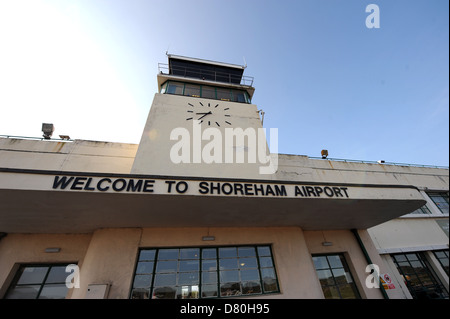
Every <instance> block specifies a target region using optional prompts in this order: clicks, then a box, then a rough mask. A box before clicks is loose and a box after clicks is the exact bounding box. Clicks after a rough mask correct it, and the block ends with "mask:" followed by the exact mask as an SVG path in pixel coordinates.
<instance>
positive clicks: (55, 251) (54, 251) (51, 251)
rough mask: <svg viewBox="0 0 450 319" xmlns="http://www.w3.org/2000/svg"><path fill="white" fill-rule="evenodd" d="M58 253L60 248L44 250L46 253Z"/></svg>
mask: <svg viewBox="0 0 450 319" xmlns="http://www.w3.org/2000/svg"><path fill="white" fill-rule="evenodd" d="M60 251H61V248H59V247H49V248H45V252H46V253H59V252H60Z"/></svg>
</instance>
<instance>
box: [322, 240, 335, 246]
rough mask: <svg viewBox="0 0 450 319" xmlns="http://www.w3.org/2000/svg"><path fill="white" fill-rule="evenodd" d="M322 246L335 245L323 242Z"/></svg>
mask: <svg viewBox="0 0 450 319" xmlns="http://www.w3.org/2000/svg"><path fill="white" fill-rule="evenodd" d="M322 246H333V243H332V242H331V241H324V242H322Z"/></svg>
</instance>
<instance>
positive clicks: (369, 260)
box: [351, 229, 389, 299]
mask: <svg viewBox="0 0 450 319" xmlns="http://www.w3.org/2000/svg"><path fill="white" fill-rule="evenodd" d="M351 232H352V233H353V235H354V236H355V238H356V241H357V242H358V244H359V247H361V250H362V252H363V254H364V257H366V260H367V263H368V264H369V265H370V264H373V263H372V259H370V256H369V253H368V252H367V250H366V247H364V244H363V242H362V240H361V237H359V234H358V230H357V229H351ZM378 281H379V285H380V290H381V294H382V295H383V297H384V299H389V296H388V295H387V293H386V290H384V287H383V284H382V283H381V280H380V278H379V277H378Z"/></svg>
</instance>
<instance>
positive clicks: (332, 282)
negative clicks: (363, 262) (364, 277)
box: [312, 254, 360, 299]
mask: <svg viewBox="0 0 450 319" xmlns="http://www.w3.org/2000/svg"><path fill="white" fill-rule="evenodd" d="M312 258H313V262H314V267H315V268H316V272H317V276H318V277H319V281H320V285H321V286H322V290H323V294H324V296H325V298H326V299H359V298H360V295H359V293H358V290H357V288H356V285H355V283H354V281H353V277H352V275H351V273H350V270H349V268H348V266H347V263H346V262H345V258H344V256H343V255H342V254H336V255H323V256H320V255H316V256H313V257H312Z"/></svg>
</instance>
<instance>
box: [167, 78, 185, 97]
mask: <svg viewBox="0 0 450 319" xmlns="http://www.w3.org/2000/svg"><path fill="white" fill-rule="evenodd" d="M183 91H184V83H180V82H172V81H171V82H169V83H168V84H167V89H166V93H168V94H176V95H183Z"/></svg>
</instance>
